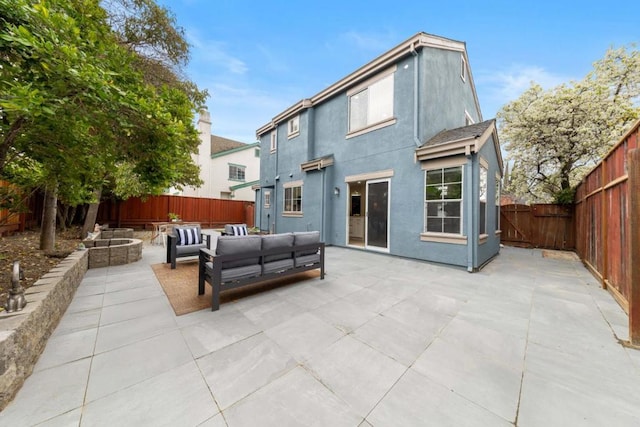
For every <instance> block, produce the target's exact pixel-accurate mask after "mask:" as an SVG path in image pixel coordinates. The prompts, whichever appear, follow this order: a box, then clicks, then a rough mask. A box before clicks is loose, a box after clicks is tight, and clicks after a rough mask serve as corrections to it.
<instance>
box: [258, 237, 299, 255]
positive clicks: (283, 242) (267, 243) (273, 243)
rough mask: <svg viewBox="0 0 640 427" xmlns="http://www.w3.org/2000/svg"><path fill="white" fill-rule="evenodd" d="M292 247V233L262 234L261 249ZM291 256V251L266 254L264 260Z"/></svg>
mask: <svg viewBox="0 0 640 427" xmlns="http://www.w3.org/2000/svg"><path fill="white" fill-rule="evenodd" d="M280 248H283V249H284V248H293V234H291V233H282V234H267V235H264V236H262V250H263V251H265V250H269V249H280ZM287 258H291V252H285V253H282V254H276V255H266V256H265V257H264V262H273V261H279V260H281V259H287Z"/></svg>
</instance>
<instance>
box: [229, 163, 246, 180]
mask: <svg viewBox="0 0 640 427" xmlns="http://www.w3.org/2000/svg"><path fill="white" fill-rule="evenodd" d="M244 170H245V166H241V165H232V164H229V179H230V180H232V181H244Z"/></svg>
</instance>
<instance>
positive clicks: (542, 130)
mask: <svg viewBox="0 0 640 427" xmlns="http://www.w3.org/2000/svg"><path fill="white" fill-rule="evenodd" d="M639 99H640V53H639V52H638V51H637V50H635V46H633V45H632V46H630V47H629V48H625V47H622V48H618V49H609V50H608V51H607V53H606V55H605V57H604V58H603V59H601V60H599V61H597V62H596V63H595V64H594V66H593V70H592V71H591V72H590V73H589V74H588V75H587V76H586V77H585V78H584V79H583V80H581V81H577V82H575V81H572V82H569V83H566V84H562V85H560V86H557V87H555V88H553V89H550V90H543V89H542V87H540V86H539V85H538V84H535V83H532V85H531V87H530V88H529V89H528V90H527V91H526V92H524V93H523V94H522V95H521V96H520V98H518V99H516V100H514V101H512V102H510V103H508V104H506V105H505V106H503V107H502V108H501V110H500V111H499V112H498V125H499V130H500V139H501V140H502V143H503V145H504V147H505V149H506V150H507V153H508V158H509V160H510V161H511V162H512V163H513V167H512V170H511V175H510V181H509V183H508V184H507V188H506V190H507V191H510V192H512V193H514V194H515V195H516V196H519V197H524V198H525V199H527V200H529V201H531V202H559V203H570V202H572V201H573V190H574V188H575V186H576V185H577V184H578V182H579V181H580V180H581V179H582V177H583V176H584V174H585V173H586V172H588V171H589V170H590V169H591V168H592V167H593V166H594V165H595V164H596V163H597V162H598V160H600V158H601V157H602V156H603V155H604V154H605V153H606V152H607V151H608V150H609V149H610V148H611V146H612V145H613V144H614V143H615V142H617V141H618V140H619V138H620V137H621V136H622V135H623V134H624V132H625V131H626V129H628V128H629V126H630V124H631V123H633V122H634V121H635V120H636V119H637V118H638V116H639V115H640V114H639V113H640V108H638V100H639Z"/></svg>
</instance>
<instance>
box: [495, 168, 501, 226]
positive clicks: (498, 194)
mask: <svg viewBox="0 0 640 427" xmlns="http://www.w3.org/2000/svg"><path fill="white" fill-rule="evenodd" d="M499 230H500V175H496V231H499Z"/></svg>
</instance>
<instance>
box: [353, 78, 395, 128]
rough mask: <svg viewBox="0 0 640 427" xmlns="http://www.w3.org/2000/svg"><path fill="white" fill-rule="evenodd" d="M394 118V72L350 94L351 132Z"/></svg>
mask: <svg viewBox="0 0 640 427" xmlns="http://www.w3.org/2000/svg"><path fill="white" fill-rule="evenodd" d="M392 118H393V73H391V74H389V75H387V76H385V77H383V78H381V79H379V80H377V81H375V82H373V83H371V84H370V85H368V86H367V87H364V88H362V89H361V90H359V91H357V92H355V93H353V94H350V95H349V132H355V131H357V130H360V129H364V128H366V127H368V126H372V125H375V124H377V123H381V122H384V121H386V120H389V119H392Z"/></svg>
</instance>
